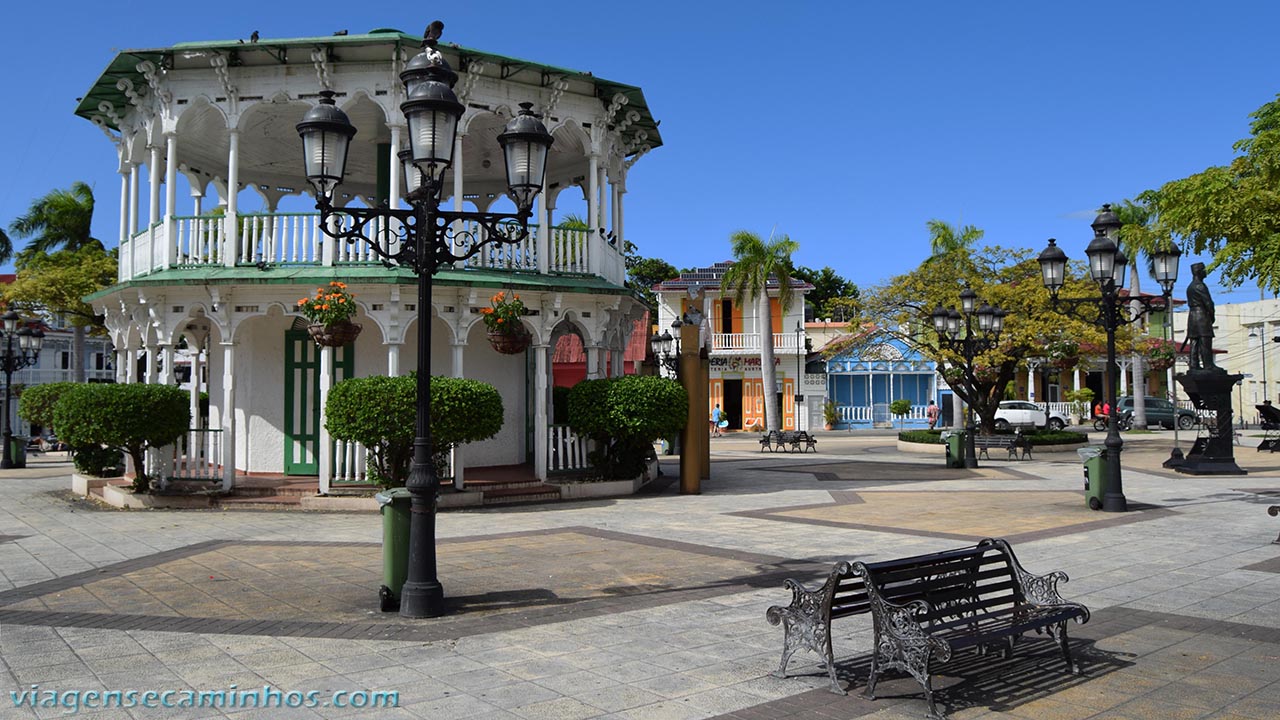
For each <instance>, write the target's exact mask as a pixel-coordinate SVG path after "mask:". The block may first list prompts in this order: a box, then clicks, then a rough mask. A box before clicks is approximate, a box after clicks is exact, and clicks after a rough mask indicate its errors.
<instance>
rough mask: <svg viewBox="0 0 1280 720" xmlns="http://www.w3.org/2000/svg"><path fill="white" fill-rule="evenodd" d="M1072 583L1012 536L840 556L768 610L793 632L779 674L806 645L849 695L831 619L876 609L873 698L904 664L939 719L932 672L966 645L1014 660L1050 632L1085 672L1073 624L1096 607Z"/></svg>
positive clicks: (793, 584) (836, 689)
mask: <svg viewBox="0 0 1280 720" xmlns="http://www.w3.org/2000/svg"><path fill="white" fill-rule="evenodd" d="M1066 580H1067V576H1066V574H1065V573H1062V572H1052V573H1049V574H1047V575H1033V574H1031V573H1029V572H1027V571H1026V570H1025V569H1023V567H1022V565H1021V564H1019V563H1018V560H1017V558H1016V557H1015V556H1014V554H1013V549H1012V548H1011V547H1010V546H1009V543H1008V542H1006V541H1005V540H1002V539H990V538H988V539H986V540H983V541H981V542H979V543H978V544H977V545H974V546H971V547H964V548H958V549H955V550H946V551H943V552H938V553H931V554H928V555H917V556H914V557H908V558H902V559H899V560H887V561H883V562H875V563H863V562H840V563H837V564H836V565H835V567H834V568H833V569H832V570H831V574H830V575H829V576H828V577H827V580H826V582H825V583H824V584H823V585H822V587H820V588H817V589H815V590H809V589H807V588H805V587H804V586H803V585H801V584H800V583H799V582H797V581H795V580H787V581H786V583H785V587H787V588H788V589H789V590H791V604H790V605H788V606H786V607H782V606H777V605H775V606H773V607H771V608H769V610H768V612H767V613H766V614H765V617H766V618H767V619H768V621H769V622H770V623H771V624H773V625H778V624H781V625H782V626H783V630H784V637H783V649H782V662H781V664H780V665H779V667H778V670H777V671H776V672H775V673H774V675H775V676H777V677H786V672H787V663H788V662H789V661H790V659H791V655H792V654H793V653H794V652H795V651H796V650H799V649H801V648H804V649H807V650H811V651H813V652H815V653H817V654H819V655H821V656H822V658H823V660H824V661H825V663H826V668H827V674H828V675H829V676H830V678H831V692H833V693H837V694H840V695H844V694H846V691H845V689H844V688H843V687H841V685H840V683H839V681H838V680H837V679H836V673H835V658H834V656H833V653H832V649H831V621H832V620H835V619H838V618H843V617H850V616H853V615H860V614H863V613H870V614H871V617H872V624H873V626H874V628H875V640H874V643H873V647H874V648H875V649H874V650H873V656H872V660H871V673H870V676H869V677H868V679H867V689H866V692H865V693H864V695H865V696H866V697H867V698H870V699H875V686H876V681H877V680H878V679H879V675H880V673H881V672H882V671H884V670H891V669H892V670H901V671H904V672H907V673H909V674H910V675H911V676H912V677H914V678H916V679H917V681H919V682H920V685H921V687H922V688H923V689H924V695H925V700H926V701H927V702H928V704H929V715H930V717H933V718H943V717H944V716H943V715H942V714H940V713H939V712H938V710H937V707H936V706H935V704H934V699H933V687H932V684H931V682H930V675H931V668H932V667H933V665H934V664H935V663H944V662H947V661H948V660H950V659H951V656H952V654H953V653H954V652H956V651H958V650H962V649H965V648H973V649H974V650H975V651H977V652H979V653H981V652H982V651H984V650H985V649H986V648H987V647H988V646H1003V647H1004V648H1005V655H1006V656H1008V654H1010V653H1011V652H1012V650H1013V645H1014V642H1015V641H1016V640H1017V639H1018V638H1019V637H1021V636H1022V635H1023V634H1024V633H1027V632H1030V631H1033V630H1034V631H1037V632H1045V631H1047V632H1048V634H1049V635H1050V636H1051V637H1052V638H1053V639H1055V640H1057V642H1058V644H1059V646H1060V648H1061V651H1062V657H1063V660H1065V661H1066V664H1067V669H1068V671H1070V672H1072V673H1075V672H1076V671H1077V670H1076V667H1075V663H1074V662H1073V660H1072V658H1071V649H1070V646H1069V645H1068V642H1067V630H1066V625H1067V622H1068V621H1070V620H1075V621H1076V622H1078V623H1085V622H1088V621H1089V609H1088V608H1086V607H1085V606H1084V605H1081V604H1079V603H1074V602H1069V601H1067V600H1064V599H1063V598H1062V596H1061V595H1059V594H1058V583H1060V582H1066Z"/></svg>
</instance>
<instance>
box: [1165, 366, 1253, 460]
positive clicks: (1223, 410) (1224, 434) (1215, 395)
mask: <svg viewBox="0 0 1280 720" xmlns="http://www.w3.org/2000/svg"><path fill="white" fill-rule="evenodd" d="M1243 377H1244V376H1243V375H1228V374H1227V373H1225V372H1222V371H1221V370H1192V371H1190V372H1187V373H1183V374H1181V375H1178V376H1176V379H1177V381H1178V384H1180V385H1182V388H1183V389H1184V390H1186V392H1187V396H1188V397H1190V398H1191V400H1192V402H1194V403H1195V405H1196V407H1197V408H1199V409H1201V410H1212V411H1213V412H1214V415H1215V417H1216V418H1217V421H1216V422H1215V423H1214V424H1213V426H1212V427H1210V428H1209V431H1208V434H1207V435H1202V436H1201V437H1199V438H1197V439H1196V442H1195V444H1194V445H1193V446H1192V448H1191V452H1189V453H1187V457H1186V459H1185V460H1183V461H1182V463H1181V464H1180V465H1178V466H1177V467H1175V468H1174V469H1175V470H1177V471H1178V472H1180V473H1184V474H1187V475H1247V474H1248V472H1247V471H1245V470H1243V469H1241V468H1240V466H1239V465H1237V464H1236V458H1235V446H1234V444H1233V442H1232V440H1233V439H1234V432H1235V427H1234V422H1233V421H1234V417H1233V416H1232V413H1231V391H1232V389H1233V388H1234V387H1235V386H1236V383H1238V382H1240V380H1241V379H1242V378H1243Z"/></svg>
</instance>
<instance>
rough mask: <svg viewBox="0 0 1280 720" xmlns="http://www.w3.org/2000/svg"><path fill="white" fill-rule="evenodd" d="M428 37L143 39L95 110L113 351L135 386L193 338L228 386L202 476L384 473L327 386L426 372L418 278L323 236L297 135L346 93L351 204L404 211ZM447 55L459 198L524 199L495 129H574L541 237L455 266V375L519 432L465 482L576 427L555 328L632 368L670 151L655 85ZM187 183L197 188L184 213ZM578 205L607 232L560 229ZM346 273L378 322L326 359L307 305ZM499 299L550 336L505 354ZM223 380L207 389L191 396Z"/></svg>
mask: <svg viewBox="0 0 1280 720" xmlns="http://www.w3.org/2000/svg"><path fill="white" fill-rule="evenodd" d="M420 42H421V39H420V38H417V37H412V36H409V35H406V34H404V33H401V32H399V31H396V30H374V31H371V32H369V33H367V34H361V35H345V36H331V37H321V38H293V39H268V38H263V39H255V40H254V41H250V42H244V41H236V40H231V41H217V42H187V43H180V44H177V45H174V46H173V47H168V48H160V49H152V50H132V51H126V52H121V53H120V54H119V55H117V56H116V58H115V59H114V60H112V62H111V64H110V65H109V66H108V67H107V69H106V70H105V71H104V72H103V74H102V76H101V77H100V78H99V79H98V80H97V81H96V82H95V83H94V84H93V87H92V88H90V90H89V91H88V92H87V93H86V94H85V97H84V99H83V101H82V102H81V104H80V106H79V107H78V109H77V114H79V115H81V116H82V117H85V118H86V119H88V120H90V121H92V122H93V123H94V124H95V125H96V126H98V128H99V129H101V130H102V131H103V133H104V134H105V135H106V136H107V137H108V138H109V139H110V141H111V142H112V143H113V145H114V146H115V149H116V151H117V157H118V160H119V165H118V170H119V173H120V203H119V212H120V223H119V228H120V273H119V282H118V283H117V284H116V285H114V286H112V287H110V288H108V289H106V290H103V291H101V292H99V293H96V294H95V295H93V296H91V298H89V300H90V302H91V303H92V304H93V305H94V307H95V308H96V309H97V310H98V312H100V313H102V314H104V315H105V317H106V323H107V328H108V330H109V332H110V335H111V338H112V340H113V342H114V343H115V347H116V352H117V354H118V356H119V357H118V359H117V361H116V363H115V365H114V367H115V370H116V380H117V381H118V382H148V383H170V384H173V383H176V382H177V378H176V377H175V375H176V374H175V373H174V372H173V370H174V368H175V366H176V363H175V359H174V355H175V349H177V348H179V347H182V348H185V349H187V351H188V352H186V353H184V355H185V356H186V357H190V358H195V360H193V361H191V362H193V363H194V364H195V365H197V366H193V367H192V374H191V377H193V378H201V377H206V378H207V382H206V383H205V384H204V385H203V387H204V388H205V389H207V391H208V394H209V424H208V427H207V428H198V429H193V432H192V437H191V438H189V440H188V446H189V447H200V448H203V449H204V450H205V455H206V456H207V457H206V458H205V459H204V460H203V461H202V469H203V471H204V472H206V473H208V472H210V471H212V472H213V473H214V474H215V475H216V476H218V477H220V478H221V480H222V483H223V487H224V488H228V489H230V488H231V487H232V486H233V484H234V483H235V478H236V476H237V475H238V474H242V473H272V474H284V475H302V476H315V477H318V483H319V489H320V490H321V491H327V490H329V489H330V487H331V485H332V484H333V483H340V482H353V481H356V482H358V481H361V480H363V477H364V463H363V449H362V448H359V447H350V446H346V445H343V444H341V443H338V442H335V441H333V440H332V439H331V438H330V437H329V436H328V434H327V433H326V431H325V430H324V403H323V399H324V397H325V396H326V393H327V390H328V389H329V388H330V387H331V386H332V385H333V384H334V383H335V382H337V381H339V380H341V379H343V378H345V377H354V376H367V375H399V374H403V373H407V372H408V371H410V370H412V369H413V368H414V367H415V365H416V360H417V358H416V351H415V338H416V336H417V331H418V330H417V325H418V320H419V317H420V314H421V313H420V310H421V309H420V308H418V307H415V305H416V303H415V292H414V287H415V283H416V278H415V276H414V275H413V274H412V273H411V272H410V271H408V270H406V269H403V268H395V267H386V266H384V265H383V264H382V263H380V262H378V261H377V257H376V254H375V253H374V251H373V250H372V247H373V245H374V244H375V243H379V242H389V240H387V239H386V236H382V235H380V234H379V233H378V232H377V231H374V232H371V233H370V237H367V238H365V240H364V241H363V242H357V243H353V244H344V243H336V242H334V241H333V240H331V239H328V238H327V237H326V236H325V235H324V233H323V232H322V231H321V228H320V227H319V225H318V223H319V215H318V213H316V212H314V211H313V210H312V208H313V207H314V200H313V199H312V198H311V197H309V196H308V195H307V193H310V192H312V191H311V188H310V186H309V185H308V183H307V182H306V180H305V178H304V177H303V172H304V167H303V153H302V142H301V140H300V139H299V137H298V134H297V132H296V131H295V125H296V124H297V123H298V122H299V121H300V120H301V119H302V116H303V115H304V114H305V113H306V112H307V111H308V110H309V109H310V108H312V107H313V106H314V105H315V104H316V102H317V98H318V97H319V96H320V93H321V92H322V91H325V92H332V93H333V96H334V98H335V99H336V102H337V104H338V107H340V108H341V109H342V110H343V111H344V112H345V113H346V115H347V116H348V117H349V118H350V119H351V122H352V123H353V124H354V125H355V127H356V129H357V133H356V135H355V137H354V139H353V140H352V144H351V149H350V155H349V160H348V163H347V172H346V180H345V182H344V183H343V185H342V187H341V188H340V189H339V194H338V196H337V197H335V198H334V203H335V205H352V206H365V207H372V206H376V205H379V204H382V203H387V204H390V205H392V206H400V205H401V203H402V201H401V194H402V192H401V188H402V184H403V181H402V179H401V176H400V164H399V163H398V162H397V161H396V157H397V154H398V151H399V150H400V149H402V148H403V147H404V146H405V145H406V143H407V137H406V135H407V133H406V128H405V125H404V116H403V115H402V114H401V112H400V104H401V103H402V102H403V101H404V91H403V86H402V85H401V82H400V79H399V73H400V72H401V70H402V69H403V68H404V65H405V63H406V61H407V59H408V58H410V57H412V56H413V55H414V54H415V53H416V52H417V50H418V47H419V45H420ZM440 49H441V50H442V51H443V53H444V55H445V57H446V58H447V60H448V62H449V63H450V64H451V65H452V66H453V67H454V68H455V69H457V70H458V74H459V76H460V77H459V80H458V82H457V86H456V87H455V91H456V93H457V95H458V97H459V99H460V100H461V101H462V103H463V104H464V105H465V107H466V111H465V114H464V115H463V117H462V120H461V122H460V123H459V126H458V133H457V137H456V140H455V149H454V164H453V168H452V170H451V171H450V173H449V175H448V176H447V177H446V186H445V187H446V194H448V195H450V196H451V201H446V202H451V205H452V207H453V208H454V209H463V208H464V206H467V205H469V206H470V209H475V210H479V211H489V210H493V211H502V210H506V209H513V208H514V204H513V203H512V201H511V199H510V198H509V197H508V196H507V185H506V182H505V175H504V172H503V163H502V152H501V150H500V149H499V147H498V144H497V142H496V140H495V138H496V136H497V134H498V133H499V132H501V130H502V128H503V126H504V125H505V124H506V123H507V122H508V120H510V118H511V117H512V116H513V115H514V114H515V113H516V112H518V103H521V102H531V103H533V109H534V111H535V112H536V113H537V114H538V115H539V116H541V118H542V120H543V122H544V123H545V125H546V126H547V128H548V129H549V130H550V131H551V134H552V136H553V138H554V144H553V145H552V147H551V150H550V153H549V155H548V160H547V163H548V170H547V179H546V183H545V187H544V189H543V191H542V193H541V194H540V195H539V197H538V201H537V206H536V207H535V210H534V221H533V222H534V224H535V225H536V227H532V228H531V232H530V236H529V238H528V239H527V240H526V241H524V242H523V243H521V244H518V245H503V246H497V248H496V249H493V250H490V251H487V252H485V253H482V254H480V255H477V256H475V257H472V258H470V259H469V260H467V261H466V262H465V263H461V264H459V265H458V266H455V267H452V268H449V269H445V270H443V271H441V272H440V273H439V274H438V275H437V276H436V277H435V283H434V293H433V296H432V303H431V307H430V313H429V316H428V317H429V318H430V319H429V321H430V322H431V323H432V324H433V325H432V336H431V337H432V340H433V345H432V348H431V353H432V358H431V360H432V367H433V368H435V369H436V370H435V372H436V373H437V374H446V375H453V376H457V377H467V378H473V379H477V380H482V381H485V382H488V383H491V384H493V385H495V386H496V387H497V388H498V389H499V391H500V392H501V393H502V396H503V400H504V406H505V415H506V417H505V424H504V427H503V430H502V432H501V433H500V434H499V435H498V436H497V437H495V438H493V439H491V440H488V441H485V442H482V443H478V444H476V445H471V446H467V447H466V448H465V449H464V450H463V451H460V452H459V453H458V454H457V455H456V456H455V458H454V467H455V473H454V478H455V485H461V483H462V482H463V478H464V473H463V469H464V468H465V467H478V466H494V465H523V464H527V465H530V466H531V467H532V470H533V473H534V474H535V475H536V476H537V477H538V478H545V477H546V476H547V475H548V473H551V472H554V471H555V470H556V469H557V463H558V462H560V460H559V458H561V457H562V456H563V455H564V454H563V453H556V452H553V447H563V446H564V441H565V433H566V432H567V430H566V429H564V428H559V427H555V426H552V425H551V424H550V420H549V414H550V413H549V407H550V390H551V386H552V383H551V369H552V368H551V354H552V350H553V349H554V346H555V343H556V341H557V339H558V338H559V337H560V336H562V335H564V334H567V333H573V334H576V335H578V336H579V337H580V338H581V340H582V344H583V346H584V347H585V348H586V351H587V376H588V377H601V376H604V375H605V374H620V373H621V371H622V367H623V362H622V354H623V349H624V348H625V347H626V344H627V341H628V335H629V334H630V332H631V331H632V328H633V327H634V325H635V320H637V319H639V318H640V317H642V315H643V312H644V308H643V306H642V305H641V304H640V302H638V300H637V299H636V297H635V295H634V294H633V293H632V292H631V291H630V290H628V289H627V288H626V287H625V286H624V280H625V268H624V264H623V250H622V248H623V247H625V242H624V237H625V232H624V214H623V198H624V196H625V193H626V190H627V174H628V171H629V170H630V168H631V166H632V165H633V164H634V163H635V162H636V161H637V160H638V159H639V158H640V157H641V156H643V155H644V154H645V153H647V152H648V151H649V150H650V149H652V148H654V147H658V146H659V145H661V138H660V136H659V134H658V130H657V121H656V120H655V119H654V118H653V116H652V115H651V114H650V112H649V109H648V107H647V105H646V103H645V100H644V95H643V93H642V92H641V90H640V88H638V87H634V86H630V85H624V84H620V83H615V82H611V81H608V80H604V79H601V78H598V77H595V76H593V75H592V74H590V73H584V72H577V71H572V70H565V69H562V68H557V67H552V66H548V65H541V64H538V63H534V62H528V61H524V60H515V59H512V58H507V57H503V56H500V55H494V54H491V53H486V52H481V51H477V50H471V49H468V48H463V47H460V46H457V45H453V44H442V45H441V46H440ZM180 188H181V189H183V190H184V191H189V198H188V199H184V200H182V201H181V203H182V205H183V207H179V202H180V201H179V189H180ZM557 211H559V212H560V213H561V214H559V215H557ZM566 213H572V214H575V215H577V216H578V217H580V218H582V219H583V220H585V225H586V228H587V229H581V227H582V223H569V224H567V227H565V228H560V227H557V224H558V223H559V224H564V223H563V217H564V214H566ZM575 228H577V229H575ZM460 229H467V228H460ZM470 229H473V230H475V228H470ZM477 231H478V230H477ZM333 280H340V281H343V282H345V283H347V285H348V287H349V289H350V291H352V292H354V293H355V294H356V296H357V297H356V300H357V304H358V305H359V313H358V315H357V317H356V318H354V319H355V320H356V321H358V322H360V323H362V324H363V327H364V330H363V332H362V333H361V334H360V336H359V337H358V338H357V339H356V340H355V341H354V343H352V344H350V345H347V346H345V347H342V348H338V349H321V348H318V347H317V346H316V345H315V344H313V343H312V341H311V340H310V338H309V337H308V336H307V333H306V332H305V320H304V319H303V318H302V317H301V316H299V315H298V314H296V312H295V307H296V303H297V300H298V298H300V297H304V296H307V295H310V294H312V293H313V292H314V291H315V289H316V288H317V287H319V286H323V285H326V284H327V283H329V282H330V281H333ZM499 290H507V291H515V292H517V293H519V294H520V296H521V298H522V299H523V301H524V303H525V305H526V306H527V307H528V308H529V314H527V315H526V316H525V318H524V321H525V324H526V326H527V327H528V330H529V331H530V333H531V334H532V336H533V341H532V345H531V346H530V348H529V349H528V350H527V351H525V352H524V353H522V354H519V355H502V354H498V353H497V352H495V351H494V350H493V349H492V348H491V347H490V345H489V343H488V342H487V338H486V334H485V329H484V325H483V323H482V322H481V315H480V313H479V311H480V309H481V308H484V307H487V306H488V305H489V298H490V296H491V295H493V294H494V293H495V292H497V291H499ZM200 350H204V351H205V352H204V353H203V354H202V353H201V352H200ZM200 358H207V367H198V365H199V363H200V362H201V360H200ZM201 387H202V383H200V382H192V383H191V388H192V393H193V407H195V406H196V405H195V403H196V398H195V394H196V393H198V392H199V391H200V389H201ZM557 443H558V444H557ZM187 461H188V464H187V465H185V466H179V467H188V468H189V467H191V464H190V462H191V458H187ZM211 469H212V470H211Z"/></svg>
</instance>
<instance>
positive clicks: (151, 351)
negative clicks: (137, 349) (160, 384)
mask: <svg viewBox="0 0 1280 720" xmlns="http://www.w3.org/2000/svg"><path fill="white" fill-rule="evenodd" d="M144 350H145V351H146V353H147V370H146V373H145V374H144V375H143V378H142V381H143V382H145V383H146V384H148V385H155V384H156V345H155V343H148V344H147V345H146V347H145V348H144Z"/></svg>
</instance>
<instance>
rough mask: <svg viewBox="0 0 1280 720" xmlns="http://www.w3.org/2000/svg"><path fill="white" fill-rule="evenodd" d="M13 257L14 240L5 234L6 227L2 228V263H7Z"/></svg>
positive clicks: (0, 239)
mask: <svg viewBox="0 0 1280 720" xmlns="http://www.w3.org/2000/svg"><path fill="white" fill-rule="evenodd" d="M12 259H13V241H12V240H10V239H9V236H8V235H6V234H5V232H4V228H0V263H7V262H9V261H10V260H12Z"/></svg>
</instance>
